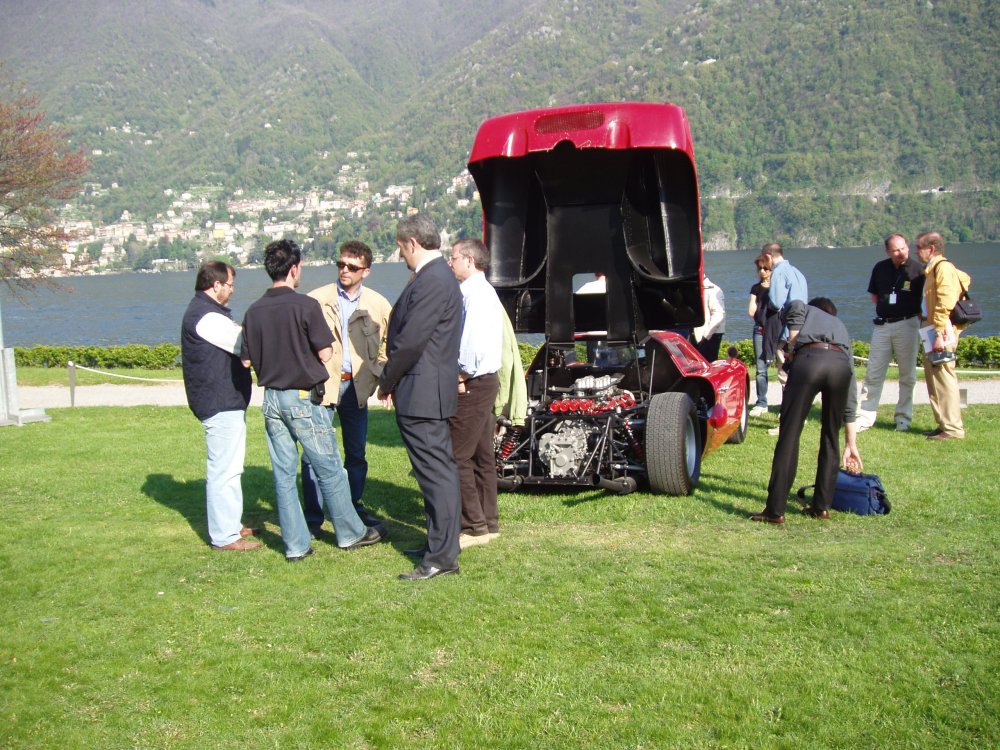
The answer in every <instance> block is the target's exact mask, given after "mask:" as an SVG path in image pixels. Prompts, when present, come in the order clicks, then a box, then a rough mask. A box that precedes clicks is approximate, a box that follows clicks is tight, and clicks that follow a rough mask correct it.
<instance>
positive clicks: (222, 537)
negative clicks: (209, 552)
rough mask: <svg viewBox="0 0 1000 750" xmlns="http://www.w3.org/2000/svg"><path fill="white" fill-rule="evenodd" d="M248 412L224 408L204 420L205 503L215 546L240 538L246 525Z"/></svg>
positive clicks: (209, 533) (211, 538) (212, 541)
mask: <svg viewBox="0 0 1000 750" xmlns="http://www.w3.org/2000/svg"><path fill="white" fill-rule="evenodd" d="M246 416H247V415H246V412H245V411H243V410H242V409H240V410H238V411H222V412H219V413H218V414H215V415H213V416H211V417H209V418H208V419H203V420H202V422H201V424H202V426H204V428H205V446H206V447H207V448H208V458H207V460H206V462H205V507H206V510H207V511H208V538H209V541H210V542H211V543H212V545H213V546H215V547H224V546H225V545H227V544H232V543H233V542H235V541H237V540H239V538H240V529H241V528H243V521H242V518H243V486H242V484H241V481H240V480H241V477H242V476H243V459H244V457H245V455H246V444H247V439H246V438H247V420H246Z"/></svg>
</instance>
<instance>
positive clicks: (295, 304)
mask: <svg viewBox="0 0 1000 750" xmlns="http://www.w3.org/2000/svg"><path fill="white" fill-rule="evenodd" d="M332 343H333V332H332V331H331V330H330V326H329V325H328V324H327V322H326V320H325V319H324V318H323V308H322V307H320V304H319V302H317V301H316V300H314V299H313V298H312V297H307V296H305V295H304V294H298V293H296V291H295V290H294V289H292V288H291V287H286V286H282V287H272V288H271V289H268V290H267V291H266V292H264V296H263V297H261V298H260V299H259V300H257V301H256V302H254V303H253V304H252V305H250V307H249V308H248V309H247V313H246V316H245V317H244V318H243V353H242V357H243V359H249V360H250V361H251V362H252V363H253V369H254V371H255V372H256V373H257V384H258V385H262V386H264V387H265V388H276V389H279V390H288V389H291V388H297V389H299V390H303V391H307V390H309V389H310V388H312V387H313V386H314V385H316V384H318V383H323V382H325V381H326V379H327V378H328V377H329V374H328V373H327V371H326V367H325V366H324V365H323V363H322V362H320V361H319V357H317V356H316V352H318V351H319V350H320V349H325V348H326V347H328V346H330V345H331V344H332Z"/></svg>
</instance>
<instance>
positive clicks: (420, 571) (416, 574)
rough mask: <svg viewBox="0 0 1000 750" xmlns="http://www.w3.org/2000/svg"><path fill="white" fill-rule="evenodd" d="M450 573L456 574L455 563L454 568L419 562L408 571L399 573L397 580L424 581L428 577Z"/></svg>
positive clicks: (457, 568) (456, 567)
mask: <svg viewBox="0 0 1000 750" xmlns="http://www.w3.org/2000/svg"><path fill="white" fill-rule="evenodd" d="M452 573H454V574H455V575H458V573H459V567H458V566H457V565H456V566H455V567H454V568H435V567H434V566H433V565H425V564H424V563H420V565H418V566H417V567H415V568H414V569H413V570H411V571H410V572H409V573H400V574H399V580H401V581H426V580H428V579H429V578H436V577H437V576H446V575H450V574H452Z"/></svg>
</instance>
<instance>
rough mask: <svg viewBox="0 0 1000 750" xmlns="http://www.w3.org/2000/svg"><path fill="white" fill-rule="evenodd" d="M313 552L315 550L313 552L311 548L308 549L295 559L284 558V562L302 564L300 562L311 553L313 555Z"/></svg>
mask: <svg viewBox="0 0 1000 750" xmlns="http://www.w3.org/2000/svg"><path fill="white" fill-rule="evenodd" d="M314 551H315V550H313V548H312V547H310V548H309V549H307V550H306V551H305V552H303V553H302V554H301V555H296V556H295V557H286V558H285V559H286V560H287V561H288V562H302V561H303V560H305V559H306V558H307V557H309V555H311V554H312V553H313V552H314Z"/></svg>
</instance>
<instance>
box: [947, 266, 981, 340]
mask: <svg viewBox="0 0 1000 750" xmlns="http://www.w3.org/2000/svg"><path fill="white" fill-rule="evenodd" d="M951 265H952V268H954V269H955V270H956V271H957V270H958V267H957V266H956V265H955V264H954V263H952V264H951ZM970 280H971V279H970ZM958 283H959V284H960V285H961V287H962V293H961V294H960V295H959V296H958V302H956V303H955V307H954V308H952V311H951V316H950V317H951V322H952V323H954V324H955V325H957V326H967V325H972V324H973V323H975V322H977V321H979V320H982V319H983V311H982V310H980V309H979V305H978V304H977V303H976V301H975V300H974V299H972V297H970V296H969V290H968V289H966V288H965V284H962V280H961V277H959V282H958Z"/></svg>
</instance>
